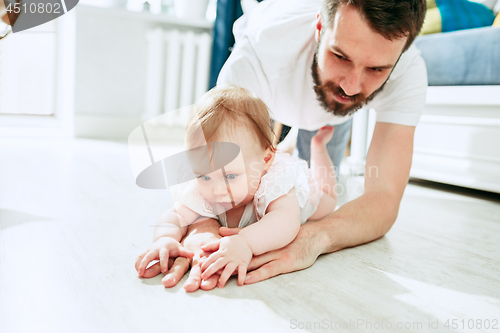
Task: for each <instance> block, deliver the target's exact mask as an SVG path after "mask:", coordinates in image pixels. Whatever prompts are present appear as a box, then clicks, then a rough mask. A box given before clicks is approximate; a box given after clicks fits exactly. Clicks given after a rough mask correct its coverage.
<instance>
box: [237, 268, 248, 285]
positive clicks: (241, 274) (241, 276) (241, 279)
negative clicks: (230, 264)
mask: <svg viewBox="0 0 500 333" xmlns="http://www.w3.org/2000/svg"><path fill="white" fill-rule="evenodd" d="M246 276H247V266H246V265H243V264H242V265H240V266H239V267H238V286H242V285H244V284H245V278H246Z"/></svg>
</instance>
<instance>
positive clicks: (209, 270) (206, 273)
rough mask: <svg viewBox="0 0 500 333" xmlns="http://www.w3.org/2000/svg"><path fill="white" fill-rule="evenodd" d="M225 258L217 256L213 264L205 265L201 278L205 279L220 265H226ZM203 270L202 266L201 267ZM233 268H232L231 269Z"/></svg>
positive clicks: (215, 271) (219, 267) (220, 266)
mask: <svg viewBox="0 0 500 333" xmlns="http://www.w3.org/2000/svg"><path fill="white" fill-rule="evenodd" d="M227 261H228V260H227V259H226V258H219V259H217V260H216V261H215V262H214V263H213V264H211V265H210V266H208V267H207V269H206V270H204V271H203V274H201V278H202V279H203V280H207V279H208V278H209V277H210V276H212V274H215V273H217V271H218V270H219V269H221V268H222V267H224V266H226V264H227ZM202 270H203V268H202ZM233 270H234V269H233Z"/></svg>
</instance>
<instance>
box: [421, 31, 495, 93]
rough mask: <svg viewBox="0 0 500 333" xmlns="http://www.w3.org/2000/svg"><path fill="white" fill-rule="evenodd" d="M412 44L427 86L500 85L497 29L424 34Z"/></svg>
mask: <svg viewBox="0 0 500 333" xmlns="http://www.w3.org/2000/svg"><path fill="white" fill-rule="evenodd" d="M415 44H416V46H417V47H418V48H419V49H420V50H421V51H422V57H423V58H424V60H425V64H426V66H427V75H428V78H429V85H430V86H449V85H500V28H497V27H486V28H478V29H470V30H460V31H453V32H448V33H440V34H432V35H424V36H420V37H418V38H417V39H416V40H415Z"/></svg>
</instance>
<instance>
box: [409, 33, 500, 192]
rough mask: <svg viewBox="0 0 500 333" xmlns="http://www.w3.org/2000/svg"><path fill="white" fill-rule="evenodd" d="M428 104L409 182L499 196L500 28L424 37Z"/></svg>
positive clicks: (418, 41)
mask: <svg viewBox="0 0 500 333" xmlns="http://www.w3.org/2000/svg"><path fill="white" fill-rule="evenodd" d="M415 43H416V45H417V47H418V48H419V49H420V50H421V51H422V57H423V58H424V60H425V62H426V66H427V73H428V81H429V88H428V92H427V102H426V107H425V110H424V113H423V116H422V118H421V120H420V123H419V125H418V126H417V129H416V133H415V143H414V155H413V165H412V169H411V174H410V175H411V177H414V178H420V179H425V180H430V181H436V182H441V183H446V184H452V185H458V186H463V187H469V188H474V189H479V190H484V191H491V192H497V193H500V27H495V26H489V27H483V28H476V29H467V30H460V31H453V32H446V33H438V34H431V35H424V36H420V37H418V38H417V39H416V41H415Z"/></svg>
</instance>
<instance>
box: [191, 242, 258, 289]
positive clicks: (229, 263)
mask: <svg viewBox="0 0 500 333" xmlns="http://www.w3.org/2000/svg"><path fill="white" fill-rule="evenodd" d="M202 249H203V250H204V251H206V252H211V251H217V252H214V253H212V254H211V255H210V256H209V257H208V258H207V260H205V261H204V262H203V264H202V265H201V270H202V271H203V274H202V275H201V277H202V278H203V279H209V278H210V277H211V276H213V275H214V274H215V273H217V272H218V271H219V270H223V271H222V274H221V275H220V278H219V283H218V287H219V288H223V287H224V285H225V284H226V282H227V280H228V279H229V277H231V275H232V274H233V272H234V271H237V272H238V285H239V286H242V285H243V284H244V283H245V276H246V273H247V267H248V264H249V263H250V260H251V259H252V249H251V248H250V246H249V245H248V244H247V242H246V240H245V238H244V237H243V236H240V235H233V236H229V237H224V238H222V239H220V240H218V241H215V242H212V243H210V244H207V245H205V246H203V247H202Z"/></svg>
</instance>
